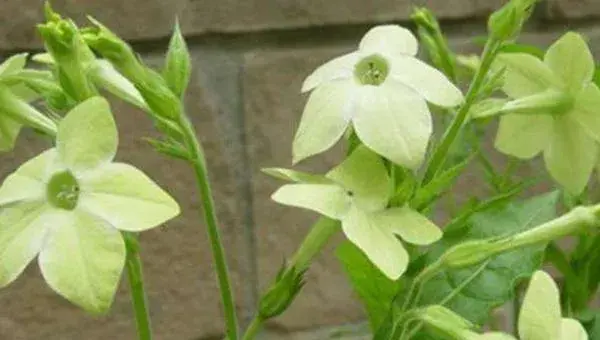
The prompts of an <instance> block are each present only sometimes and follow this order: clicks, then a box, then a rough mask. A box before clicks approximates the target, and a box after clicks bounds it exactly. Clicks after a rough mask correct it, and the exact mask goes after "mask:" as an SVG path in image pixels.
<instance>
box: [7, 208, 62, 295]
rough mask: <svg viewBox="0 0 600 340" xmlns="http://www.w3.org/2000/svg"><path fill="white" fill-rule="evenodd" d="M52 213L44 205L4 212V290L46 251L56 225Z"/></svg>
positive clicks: (10, 209) (9, 209)
mask: <svg viewBox="0 0 600 340" xmlns="http://www.w3.org/2000/svg"><path fill="white" fill-rule="evenodd" d="M49 210H50V209H49V206H47V205H46V204H44V203H43V202H41V201H39V202H28V203H21V204H15V205H12V206H10V207H7V208H4V209H2V210H0V259H2V265H0V287H4V286H6V285H8V284H9V283H11V282H13V281H14V280H15V279H16V278H17V277H18V276H19V275H20V274H21V273H22V272H23V270H24V269H25V267H27V265H28V264H29V262H31V260H33V258H34V257H36V256H37V254H38V253H39V252H40V250H41V249H42V245H43V244H44V240H45V238H46V234H47V230H48V227H49V225H50V223H52V218H50V216H49V215H48V212H49Z"/></svg>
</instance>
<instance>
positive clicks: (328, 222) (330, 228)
mask: <svg viewBox="0 0 600 340" xmlns="http://www.w3.org/2000/svg"><path fill="white" fill-rule="evenodd" d="M339 229H340V223H339V222H338V221H335V220H332V219H330V218H327V217H321V218H319V220H318V221H317V222H316V223H315V224H314V225H313V226H312V227H311V228H310V231H309V233H308V235H306V237H305V238H304V241H302V244H301V245H300V247H299V248H298V250H297V251H296V253H295V254H294V256H292V259H291V260H290V262H289V264H288V266H287V268H286V270H288V271H289V270H290V269H294V270H295V271H296V272H301V271H304V270H306V269H307V268H308V267H309V266H310V263H311V262H312V260H313V259H314V258H315V256H316V255H317V254H319V253H320V252H321V250H322V249H323V247H324V246H325V244H327V241H329V239H330V238H331V236H333V234H335V233H336V232H337V231H338V230H339ZM283 276H285V274H284V275H283ZM276 284H277V282H274V283H273V286H274V285H276ZM267 291H270V289H268V290H267ZM265 321H266V320H265V319H264V318H263V317H261V316H260V314H257V315H256V316H255V317H254V319H252V322H251V323H250V325H249V326H248V328H247V329H246V331H245V332H244V336H243V337H242V339H243V340H253V339H254V338H255V337H256V334H257V333H258V331H259V330H260V329H261V328H262V326H263V323H264V322H265Z"/></svg>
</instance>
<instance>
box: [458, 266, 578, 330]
mask: <svg viewBox="0 0 600 340" xmlns="http://www.w3.org/2000/svg"><path fill="white" fill-rule="evenodd" d="M518 331H519V339H520V340H587V339H588V335H587V333H586V331H585V329H584V328H583V326H582V325H581V324H580V323H579V321H577V320H575V319H571V318H563V317H562V315H561V309H560V301H559V291H558V287H557V286H556V283H554V281H553V280H552V277H550V275H548V274H546V273H545V272H543V271H537V272H535V274H533V276H532V278H531V281H530V283H529V288H528V289H527V293H526V294H525V298H524V300H523V304H522V305H521V312H520V313H519V327H518ZM469 339H470V340H516V339H515V337H513V336H512V335H508V334H505V333H500V332H491V333H486V334H482V335H477V336H473V337H469Z"/></svg>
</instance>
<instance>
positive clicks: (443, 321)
mask: <svg viewBox="0 0 600 340" xmlns="http://www.w3.org/2000/svg"><path fill="white" fill-rule="evenodd" d="M416 314H417V318H419V319H420V320H421V321H423V322H424V323H425V325H427V326H428V327H429V328H430V329H431V330H432V331H434V332H435V333H439V334H440V336H441V337H443V338H450V339H457V340H462V339H469V338H472V337H474V336H475V335H476V333H474V332H473V331H472V329H473V327H474V325H473V324H472V323H471V322H469V321H467V320H465V319H464V318H463V317H461V316H460V315H458V314H456V313H454V312H453V311H451V310H450V309H448V308H445V307H443V306H439V305H434V306H428V307H425V308H422V309H419V310H418V311H417V312H416Z"/></svg>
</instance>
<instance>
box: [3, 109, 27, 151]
mask: <svg viewBox="0 0 600 340" xmlns="http://www.w3.org/2000/svg"><path fill="white" fill-rule="evenodd" d="M21 126H22V124H20V123H17V122H16V121H14V120H12V119H10V118H9V117H7V116H6V115H4V114H2V113H0V152H4V151H9V150H12V148H14V147H15V142H16V140H17V136H18V135H19V132H20V131H21Z"/></svg>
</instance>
